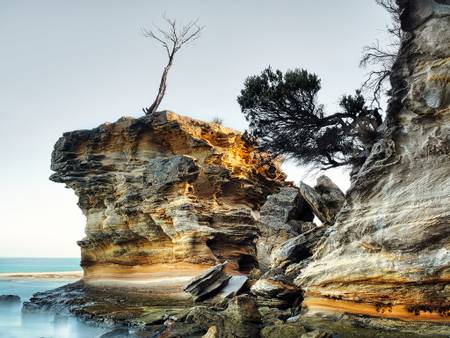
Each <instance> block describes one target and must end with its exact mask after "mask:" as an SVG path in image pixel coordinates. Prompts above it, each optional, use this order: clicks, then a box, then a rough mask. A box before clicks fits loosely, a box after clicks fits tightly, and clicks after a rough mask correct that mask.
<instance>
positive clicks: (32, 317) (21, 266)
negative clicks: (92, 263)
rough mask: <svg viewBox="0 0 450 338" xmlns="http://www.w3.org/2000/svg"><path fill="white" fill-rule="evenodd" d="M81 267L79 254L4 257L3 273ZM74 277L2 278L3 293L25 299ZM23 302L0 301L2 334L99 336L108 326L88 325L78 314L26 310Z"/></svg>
mask: <svg viewBox="0 0 450 338" xmlns="http://www.w3.org/2000/svg"><path fill="white" fill-rule="evenodd" d="M75 270H80V266H79V258H0V273H14V272H60V271H75ZM71 282H74V280H50V279H47V280H38V279H36V280H33V279H23V280H8V279H0V295H5V294H13V295H18V296H20V297H21V300H22V302H23V301H26V300H28V299H30V297H31V296H32V295H33V294H34V293H36V292H40V291H46V290H50V289H53V288H56V287H59V286H62V285H64V284H67V283H71ZM21 309H22V304H13V305H7V304H0V338H98V337H100V336H101V335H102V334H103V333H105V332H107V331H108V329H105V328H100V327H93V326H88V325H86V324H84V323H82V322H80V321H78V320H77V319H75V318H74V317H71V316H65V315H61V314H57V315H55V314H52V313H38V314H22V311H21Z"/></svg>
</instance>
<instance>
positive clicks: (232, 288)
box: [217, 276, 248, 299]
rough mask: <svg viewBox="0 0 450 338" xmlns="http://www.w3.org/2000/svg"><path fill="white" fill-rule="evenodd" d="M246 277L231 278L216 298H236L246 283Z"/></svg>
mask: <svg viewBox="0 0 450 338" xmlns="http://www.w3.org/2000/svg"><path fill="white" fill-rule="evenodd" d="M247 280H248V277H247V276H232V277H231V278H230V279H229V280H228V283H227V284H226V285H225V286H224V288H223V289H222V290H221V291H220V292H219V293H218V295H217V297H218V298H222V299H226V298H233V297H234V296H237V295H238V294H239V292H240V291H241V290H242V289H243V287H244V285H245V283H247Z"/></svg>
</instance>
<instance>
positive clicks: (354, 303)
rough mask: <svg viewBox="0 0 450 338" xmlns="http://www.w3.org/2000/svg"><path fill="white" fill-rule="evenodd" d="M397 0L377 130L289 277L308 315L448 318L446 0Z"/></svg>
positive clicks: (449, 39) (449, 20)
mask: <svg viewBox="0 0 450 338" xmlns="http://www.w3.org/2000/svg"><path fill="white" fill-rule="evenodd" d="M398 4H399V5H400V7H401V10H402V15H401V21H402V28H403V29H404V31H405V32H404V36H403V39H402V45H401V49H400V51H399V55H398V58H397V61H396V63H395V65H394V68H393V74H392V77H391V82H392V86H393V91H392V92H393V98H392V99H391V101H390V104H389V108H388V112H387V117H386V122H385V125H384V131H383V137H382V139H381V140H380V141H379V142H377V143H376V144H375V145H374V147H373V149H372V152H371V154H370V156H369V158H368V159H367V161H366V162H365V164H364V165H363V166H362V168H361V169H360V171H359V173H358V174H357V175H356V177H355V178H354V182H353V185H352V187H351V190H350V192H349V193H348V199H347V202H346V203H345V205H344V207H343V209H342V211H341V212H340V214H339V215H338V217H337V220H336V223H335V225H334V226H333V227H331V228H330V231H329V232H328V233H327V236H325V237H324V238H325V239H324V240H323V241H322V243H321V245H320V247H319V249H318V250H317V251H316V254H315V256H314V261H313V262H312V263H311V264H309V265H308V267H307V268H306V269H304V270H303V271H302V272H301V274H300V275H299V276H298V277H297V279H296V284H297V285H298V286H299V287H302V288H303V289H304V290H305V295H306V299H305V301H304V305H305V307H306V308H307V309H308V311H309V312H308V313H310V314H314V313H316V314H317V313H339V312H346V313H353V314H363V315H369V316H375V317H383V318H397V319H402V320H407V321H416V322H417V321H424V322H436V323H449V322H450V207H449V206H450V136H449V135H450V109H449V103H450V95H449V93H450V86H449V76H450V59H449V47H450V30H449V27H450V2H449V1H442V0H441V1H432V0H423V1H422V0H421V1H419V0H413V1H398ZM427 330H428V329H427ZM428 332H432V331H428ZM439 332H440V333H442V332H444V331H439ZM447 332H448V333H450V328H448V331H447Z"/></svg>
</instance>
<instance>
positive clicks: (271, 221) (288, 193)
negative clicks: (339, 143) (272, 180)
mask: <svg viewBox="0 0 450 338" xmlns="http://www.w3.org/2000/svg"><path fill="white" fill-rule="evenodd" d="M313 219H314V215H313V213H312V211H311V209H310V208H309V206H308V205H307V203H306V202H305V201H304V199H303V198H302V196H301V194H300V190H299V189H298V188H297V187H283V188H281V189H280V191H279V192H278V193H276V194H273V195H270V196H268V197H267V201H266V203H264V205H263V206H262V207H261V210H260V219H259V222H258V227H259V231H260V234H259V238H258V240H257V243H256V248H257V257H258V263H259V268H260V269H261V270H263V271H267V270H268V269H270V267H271V266H272V263H273V262H272V256H271V255H272V252H273V251H274V250H275V249H276V248H278V246H280V245H281V244H282V243H284V242H285V241H287V240H288V239H290V238H293V237H295V236H297V235H298V234H299V233H302V232H304V231H305V230H306V229H310V228H312V227H315V225H314V224H312V223H311V221H312V220H313Z"/></svg>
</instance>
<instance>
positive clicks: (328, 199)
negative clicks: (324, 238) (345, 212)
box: [299, 175, 345, 225]
mask: <svg viewBox="0 0 450 338" xmlns="http://www.w3.org/2000/svg"><path fill="white" fill-rule="evenodd" d="M299 188H300V192H301V195H302V197H303V199H304V200H305V201H306V202H307V203H308V205H309V207H310V208H311V209H312V211H313V213H314V214H315V215H316V216H317V218H319V219H320V220H321V221H322V222H323V223H325V224H328V225H331V224H333V223H334V220H335V218H336V215H337V214H338V212H339V211H340V210H341V208H342V205H343V204H344V201H345V195H344V193H343V192H342V191H341V189H339V187H338V186H337V185H336V184H334V183H333V181H332V180H331V179H329V178H328V177H327V176H325V175H322V176H319V177H318V178H317V184H316V185H315V186H314V188H311V187H310V186H309V185H307V184H305V183H303V182H300V185H299Z"/></svg>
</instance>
